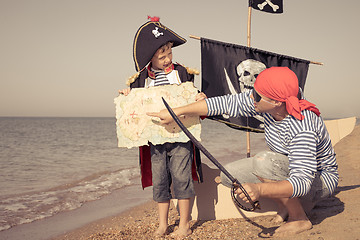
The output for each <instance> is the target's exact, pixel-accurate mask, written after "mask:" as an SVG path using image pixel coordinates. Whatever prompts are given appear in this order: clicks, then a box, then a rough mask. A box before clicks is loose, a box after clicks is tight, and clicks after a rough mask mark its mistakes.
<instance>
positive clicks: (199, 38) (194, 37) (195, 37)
mask: <svg viewBox="0 0 360 240" xmlns="http://www.w3.org/2000/svg"><path fill="white" fill-rule="evenodd" d="M189 38H193V39H196V40H201V37H199V36H195V35H189ZM308 61H309V60H308ZM309 62H310V63H311V64H316V65H324V63H322V62H315V61H309Z"/></svg>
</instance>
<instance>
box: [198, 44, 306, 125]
mask: <svg viewBox="0 0 360 240" xmlns="http://www.w3.org/2000/svg"><path fill="white" fill-rule="evenodd" d="M309 63H310V62H309V61H307V60H302V59H298V58H294V57H289V56H285V55H280V54H276V53H272V52H268V51H263V50H259V49H255V48H249V47H245V46H241V45H235V44H231V43H224V42H219V41H215V40H210V39H205V38H201V74H202V79H201V90H202V92H204V93H205V94H206V95H207V96H208V97H214V96H221V95H226V94H237V93H240V92H246V91H251V90H252V88H253V86H254V82H255V79H256V77H257V75H258V74H259V73H260V72H261V71H263V70H264V69H266V68H269V67H273V66H283V67H288V68H290V69H291V70H293V71H294V72H295V74H296V75H297V77H298V79H299V86H300V87H301V89H304V85H305V80H306V76H307V72H308V69H309ZM216 119H218V120H220V121H225V123H227V124H228V125H229V126H230V127H234V128H238V129H240V130H246V129H247V130H250V131H262V130H263V124H262V123H263V119H262V117H257V118H246V117H240V118H229V117H228V116H217V117H216Z"/></svg>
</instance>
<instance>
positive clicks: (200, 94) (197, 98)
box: [195, 92, 207, 101]
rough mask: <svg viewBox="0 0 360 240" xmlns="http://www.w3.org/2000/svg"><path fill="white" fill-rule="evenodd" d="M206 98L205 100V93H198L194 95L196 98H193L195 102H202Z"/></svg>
mask: <svg viewBox="0 0 360 240" xmlns="http://www.w3.org/2000/svg"><path fill="white" fill-rule="evenodd" d="M206 98H207V96H206V94H205V93H203V92H199V93H198V94H196V96H195V101H200V100H204V99H206Z"/></svg>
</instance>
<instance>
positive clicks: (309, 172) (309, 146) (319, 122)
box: [206, 92, 339, 197]
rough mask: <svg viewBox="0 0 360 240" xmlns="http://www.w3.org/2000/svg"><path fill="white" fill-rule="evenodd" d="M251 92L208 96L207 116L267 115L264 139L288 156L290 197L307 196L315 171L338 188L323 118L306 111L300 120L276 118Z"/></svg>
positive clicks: (332, 150)
mask: <svg viewBox="0 0 360 240" xmlns="http://www.w3.org/2000/svg"><path fill="white" fill-rule="evenodd" d="M250 94H251V92H246V93H240V94H236V95H226V96H220V97H213V98H208V99H206V104H207V107H208V116H216V115H221V114H224V113H226V114H229V115H230V116H231V117H238V116H245V117H253V116H255V115H261V116H263V117H264V126H265V141H266V143H267V145H268V146H269V148H270V149H271V150H272V151H274V152H277V153H281V154H285V155H287V156H288V157H289V170H290V171H289V178H288V179H287V180H288V181H289V182H290V183H291V185H292V186H293V194H292V196H291V197H300V196H304V195H306V194H307V193H308V192H309V191H310V188H311V184H312V182H313V180H314V178H315V175H316V174H320V178H321V179H322V180H323V182H324V183H325V185H326V187H327V188H328V189H329V192H330V193H333V192H334V191H335V188H336V186H337V184H338V180H339V175H338V171H337V169H338V166H337V163H336V157H335V152H334V149H333V147H332V144H331V140H330V136H329V133H328V132H327V130H326V127H325V124H324V122H323V119H322V118H321V117H318V116H317V115H316V114H315V113H313V112H311V111H309V110H304V111H302V114H303V115H304V116H305V118H304V119H303V120H302V121H300V120H298V119H296V118H294V117H293V116H291V115H288V116H287V117H286V118H284V119H283V120H282V121H276V120H275V119H274V118H273V117H272V116H271V115H270V114H268V113H258V112H256V111H255V107H254V101H253V99H251V98H250Z"/></svg>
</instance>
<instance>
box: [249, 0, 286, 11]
mask: <svg viewBox="0 0 360 240" xmlns="http://www.w3.org/2000/svg"><path fill="white" fill-rule="evenodd" d="M249 7H252V8H254V9H256V10H260V11H263V12H268V13H282V12H283V1H282V0H249Z"/></svg>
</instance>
